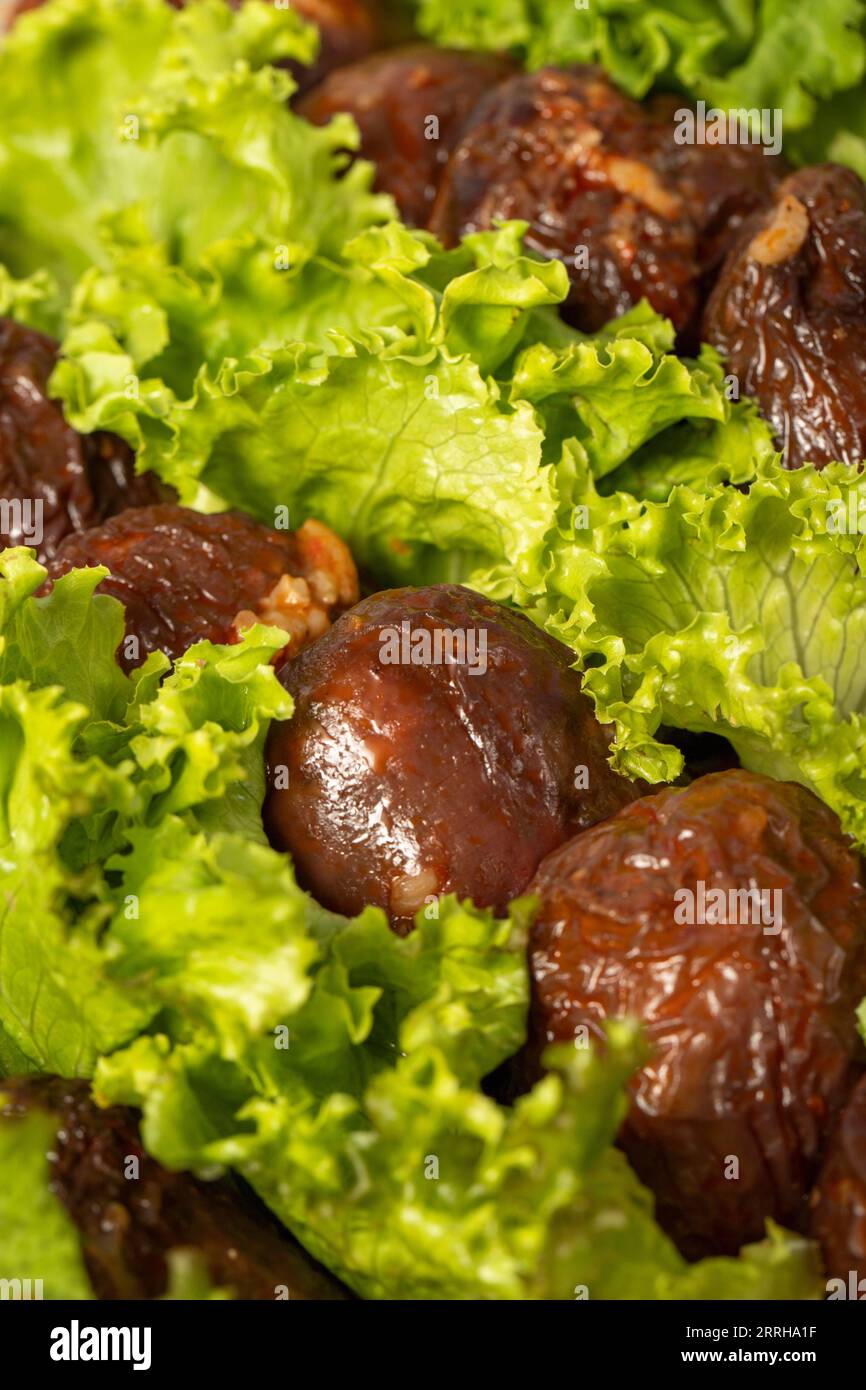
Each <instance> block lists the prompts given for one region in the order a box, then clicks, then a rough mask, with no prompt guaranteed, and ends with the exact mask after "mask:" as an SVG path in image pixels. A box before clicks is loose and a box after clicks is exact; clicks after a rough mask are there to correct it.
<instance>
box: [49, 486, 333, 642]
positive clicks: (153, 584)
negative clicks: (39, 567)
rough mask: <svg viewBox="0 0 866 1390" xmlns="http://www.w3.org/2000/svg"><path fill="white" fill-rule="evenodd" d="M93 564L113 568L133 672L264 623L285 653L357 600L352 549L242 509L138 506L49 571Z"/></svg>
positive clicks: (66, 547) (107, 583)
mask: <svg viewBox="0 0 866 1390" xmlns="http://www.w3.org/2000/svg"><path fill="white" fill-rule="evenodd" d="M95 565H105V566H106V567H107V568H108V569H110V570H111V576H110V578H107V579H104V580H103V581H102V583H101V585H100V586H99V587H100V590H101V591H102V592H103V593H107V594H111V595H112V596H113V597H114V598H117V599H119V600H120V602H121V603H122V604H123V605H124V607H125V608H126V632H127V636H128V637H129V636H133V637H135V638H137V650H136V648H135V646H133V647H132V649H131V651H130V652H127V650H126V646H125V644H123V645H121V648H120V650H119V652H118V660H119V661H120V663H121V665H122V666H124V668H125V669H126V670H131V669H132V668H133V667H135V666H138V665H139V664H140V663H141V662H142V661H144V659H145V657H146V656H147V655H148V654H149V653H150V652H152V651H163V652H165V653H166V654H167V655H168V656H170V657H172V658H174V657H178V656H181V655H182V654H183V652H185V651H186V649H187V647H189V646H191V645H192V643H193V642H200V641H210V642H232V641H235V640H236V639H237V637H238V635H239V632H240V631H241V630H242V629H243V628H244V627H248V626H250V625H251V624H252V623H254V622H255V621H257V620H258V621H261V622H267V623H269V624H271V625H274V626H277V627H282V628H283V629H284V630H285V632H286V634H287V643H286V649H285V655H288V654H289V652H290V651H296V650H298V649H299V648H300V647H301V646H302V645H303V644H304V642H306V641H308V640H311V639H312V638H314V637H318V636H319V635H320V634H321V633H322V632H324V631H325V629H326V628H327V626H328V625H329V623H330V621H331V618H332V616H333V615H334V614H335V613H340V612H342V611H343V609H344V608H347V607H349V605H350V604H352V603H353V602H354V601H355V600H356V599H357V597H358V587H357V584H358V581H357V574H356V572H355V566H354V563H353V561H352V557H351V555H350V554H349V551H348V550H347V548H346V546H345V545H344V544H343V542H342V541H341V540H340V539H339V538H338V537H337V536H336V535H335V534H334V533H333V531H331V530H330V529H329V528H328V527H327V526H323V525H322V523H321V522H317V521H307V522H305V524H304V525H303V526H302V527H301V528H300V529H299V530H298V531H292V532H288V531H274V530H271V529H270V528H269V527H267V526H262V525H261V524H260V523H259V522H257V521H253V520H252V519H251V518H250V517H247V516H243V515H241V514H240V513H239V512H220V513H218V514H217V515H213V516H204V515H202V514H201V513H199V512H194V511H190V510H189V508H187V507H178V506H174V505H169V504H165V505H162V506H157V507H141V508H138V509H135V510H131V511H127V512H124V513H123V514H122V515H121V516H118V517H115V518H114V519H113V520H112V521H109V522H107V523H106V524H105V525H104V526H99V527H96V528H94V529H93V530H91V531H86V532H84V533H83V534H82V535H80V536H70V537H69V538H68V539H67V540H66V541H64V543H63V544H62V545H61V546H60V547H59V549H58V552H57V555H56V556H55V558H54V559H53V560H52V561H51V563H50V565H49V574H50V576H51V579H52V580H54V579H57V578H59V576H60V575H62V574H66V573H67V572H68V571H69V570H71V569H75V568H81V567H84V566H95Z"/></svg>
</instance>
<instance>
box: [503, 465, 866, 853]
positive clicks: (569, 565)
mask: <svg viewBox="0 0 866 1390" xmlns="http://www.w3.org/2000/svg"><path fill="white" fill-rule="evenodd" d="M575 472H576V475H577V476H578V477H580V476H581V475H580V471H579V468H576V470H575ZM582 485H583V492H582V493H581V502H580V503H579V506H580V507H581V508H582V509H585V510H583V511H582V514H581V515H580V524H579V525H578V526H576V525H574V524H572V525H570V526H568V525H563V527H562V528H561V530H560V531H559V533H558V534H557V535H556V536H555V537H554V538H553V540H552V542H551V545H550V550H549V553H548V557H547V573H546V576H545V585H544V593H543V594H542V595H541V596H539V595H537V594H534V593H531V592H528V591H521V590H520V586H519V585H518V584H515V583H513V582H511V581H509V579H508V578H507V577H503V575H502V574H501V573H500V574H499V575H498V576H493V577H491V576H487V577H486V580H485V579H484V578H480V579H479V582H480V584H481V587H485V585H487V586H492V587H495V586H496V580H497V579H498V580H499V587H498V589H497V592H498V593H499V594H500V596H501V595H503V594H505V595H509V594H510V595H511V596H512V597H514V598H515V599H516V600H517V601H518V602H522V603H523V605H524V606H525V607H526V608H527V609H528V611H529V612H530V613H531V614H532V615H533V616H534V617H535V618H536V620H537V621H539V622H540V623H542V624H543V625H544V626H545V627H547V628H548V630H549V631H551V632H553V633H554V634H556V635H557V636H558V637H560V638H561V639H562V640H563V641H565V642H567V643H569V644H570V645H571V646H572V647H573V649H574V651H575V653H576V656H577V658H578V664H579V665H581V666H583V667H584V668H586V675H585V678H584V689H585V690H586V691H587V692H588V693H589V694H590V695H591V697H592V698H593V700H594V702H595V706H596V711H597V713H598V715H599V717H600V718H601V719H603V720H610V721H612V722H613V723H614V724H615V726H616V733H617V738H616V744H615V748H614V754H613V761H614V763H615V765H616V766H618V767H620V768H621V769H622V770H623V771H625V772H627V773H629V774H630V775H632V776H642V777H646V778H647V780H648V781H650V782H657V781H662V780H667V779H670V778H672V777H674V776H676V775H677V774H678V772H679V771H680V769H681V767H682V757H681V755H680V754H679V752H678V751H677V750H676V749H673V748H671V747H670V746H669V745H666V744H664V743H662V742H660V741H659V740H658V739H657V738H656V734H657V732H658V730H659V727H660V726H661V725H669V726H673V727H676V728H681V729H689V730H693V731H709V732H714V733H717V734H718V733H720V734H723V735H724V736H725V737H727V738H728V739H729V740H730V742H731V743H732V745H733V747H734V748H735V750H736V752H737V753H738V755H739V757H740V759H741V761H742V763H743V765H744V766H746V767H748V768H751V769H753V770H755V771H759V772H766V773H767V774H769V775H770V776H773V777H776V778H782V779H790V780H794V781H798V782H801V783H803V784H804V785H806V786H808V787H810V788H811V789H812V790H813V791H815V792H816V793H817V794H818V795H819V796H820V797H821V798H822V799H823V800H824V801H826V802H827V804H828V805H829V806H831V807H832V808H833V809H834V810H835V811H836V812H837V813H838V815H839V817H840V820H841V822H842V825H843V827H844V829H845V830H846V831H848V832H849V833H850V834H851V835H853V836H854V837H855V838H856V839H857V840H858V842H859V843H861V844H864V843H866V777H864V773H863V767H864V753H866V682H864V676H863V668H862V662H861V660H860V651H861V648H862V644H863V641H864V638H866V579H864V574H863V555H864V551H863V543H862V536H863V533H864V532H866V482H864V480H863V478H862V475H860V474H858V473H855V472H853V471H852V470H850V469H847V468H845V467H844V466H842V465H834V466H833V467H831V468H827V469H825V470H824V471H823V472H821V473H818V472H815V471H814V470H813V469H801V470H799V471H796V472H787V471H785V470H784V469H783V468H781V467H780V465H779V464H778V462H777V461H775V460H774V459H769V458H768V459H765V460H764V461H763V462H762V463H761V465H760V468H759V472H758V476H757V479H756V481H755V482H753V483H752V485H751V487H750V489H749V491H748V492H741V491H739V490H737V489H734V488H729V487H725V486H715V487H713V488H711V489H710V490H709V491H708V492H706V493H699V492H697V491H695V490H692V489H690V488H687V487H675V488H674V490H673V491H672V492H671V494H670V497H669V498H668V500H667V501H665V502H652V501H649V502H640V501H638V500H637V499H636V498H634V497H631V496H628V495H626V494H624V493H616V494H614V495H613V496H612V497H610V498H607V499H602V498H600V497H599V496H598V494H597V493H596V491H595V489H594V488H593V486H592V482H591V479H590V478H589V477H588V475H587V474H586V471H585V469H584V472H583V474H582ZM576 490H577V492H580V487H579V486H577V488H576ZM575 515H577V513H576V514H575Z"/></svg>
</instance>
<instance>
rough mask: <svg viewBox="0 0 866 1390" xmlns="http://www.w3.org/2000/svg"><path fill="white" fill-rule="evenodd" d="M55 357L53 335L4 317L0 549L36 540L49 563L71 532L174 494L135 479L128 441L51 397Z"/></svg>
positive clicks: (0, 332) (0, 328) (0, 333)
mask: <svg viewBox="0 0 866 1390" xmlns="http://www.w3.org/2000/svg"><path fill="white" fill-rule="evenodd" d="M56 361H57V344H56V343H54V342H53V341H52V340H51V339H50V338H46V337H45V336H44V334H42V333H37V332H35V331H34V330H33V329H30V328H24V327H23V326H22V325H21V324H18V323H15V322H13V320H12V319H2V318H0V500H2V501H3V503H4V508H3V514H2V515H0V546H2V545H30V544H33V545H35V548H36V551H37V555H38V557H39V559H40V560H42V561H45V560H46V559H47V558H48V557H50V556H52V555H53V554H54V553H55V551H56V550H57V547H58V546H59V544H60V542H61V541H62V540H63V538H64V537H65V536H68V535H70V534H74V533H76V532H80V531H83V530H85V529H86V528H87V527H89V526H95V525H97V524H98V523H99V522H100V521H102V520H103V519H104V518H105V517H107V516H112V515H114V514H115V513H116V512H119V511H122V510H123V509H124V508H125V507H132V506H137V505H139V506H140V505H145V504H146V503H147V502H152V501H155V500H157V499H159V498H160V497H163V496H167V495H168V489H166V488H164V487H163V486H162V485H161V484H160V483H159V481H158V480H157V479H156V478H155V477H152V476H143V477H137V476H136V473H135V460H134V456H133V454H132V451H131V450H130V449H129V448H128V446H127V445H126V444H124V442H123V440H121V439H118V438H117V437H116V436H115V435H111V434H104V433H98V434H92V435H82V434H78V433H77V431H76V430H74V429H73V428H72V427H71V425H68V424H67V423H66V421H65V419H64V418H63V412H62V410H61V408H60V406H59V405H58V404H57V402H56V401H53V400H52V399H51V398H50V396H49V394H48V379H49V377H50V376H51V373H52V371H53V370H54V366H55V363H56ZM37 503H38V504H39V509H37V507H36V504H37ZM40 511H41V521H40V522H39V526H38V532H37V531H36V530H35V529H34V524H35V523H36V521H37V517H38V516H39V512H40Z"/></svg>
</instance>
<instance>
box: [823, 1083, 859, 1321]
mask: <svg viewBox="0 0 866 1390" xmlns="http://www.w3.org/2000/svg"><path fill="white" fill-rule="evenodd" d="M811 1209H812V1226H811V1232H812V1235H813V1236H814V1237H815V1239H816V1240H818V1241H819V1242H820V1245H821V1250H822V1253H823V1256H824V1266H825V1269H826V1272H827V1275H828V1277H829V1278H830V1279H841V1280H842V1281H843V1284H844V1286H845V1292H844V1296H845V1297H848V1298H850V1297H852V1294H854V1295H855V1296H856V1297H857V1299H858V1300H862V1299H864V1298H866V1079H864V1080H862V1081H861V1082H860V1083H859V1085H858V1086H857V1089H856V1090H855V1091H854V1094H853V1095H852V1097H851V1099H850V1100H849V1102H848V1104H847V1105H846V1107H845V1109H844V1110H843V1111H842V1114H841V1116H840V1118H839V1122H838V1124H837V1126H836V1129H835V1132H834V1134H833V1137H832V1139H831V1141H830V1145H829V1148H828V1150H827V1158H826V1161H825V1163H824V1166H823V1168H822V1169H821V1175H820V1177H819V1179H818V1182H817V1183H816V1185H815V1188H814V1190H813V1192H812V1198H811ZM852 1275H853V1280H852ZM855 1291H856V1292H855ZM831 1292H833V1290H831ZM835 1293H836V1296H837V1297H838V1296H839V1295H840V1293H841V1290H839V1289H838V1287H837V1289H836V1290H835Z"/></svg>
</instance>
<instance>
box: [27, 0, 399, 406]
mask: <svg viewBox="0 0 866 1390" xmlns="http://www.w3.org/2000/svg"><path fill="white" fill-rule="evenodd" d="M315 44H316V35H315V31H314V30H313V29H311V28H310V27H309V26H306V25H304V24H302V23H301V21H300V20H299V19H298V17H297V15H296V14H295V12H294V11H293V10H291V9H289V8H288V7H275V6H273V5H270V4H265V3H262V0H248V3H245V4H244V5H242V6H238V7H236V8H230V7H228V6H227V5H224V4H222V3H221V0H191V3H190V4H189V5H186V6H185V7H184V8H183V9H182V10H175V9H173V8H172V7H171V6H168V5H166V4H165V3H164V0H125V3H118V0H93V3H92V4H91V3H90V0H53V2H52V4H50V5H48V6H45V7H43V8H40V9H39V10H38V11H37V12H34V13H33V14H30V15H26V16H24V17H23V18H22V19H21V20H20V21H19V22H18V23H16V25H15V27H14V29H13V31H12V33H11V34H10V35H9V36H8V37H7V38H6V39H5V40H4V43H3V46H2V48H0V262H5V263H6V265H7V266H8V267H9V269H10V270H11V272H12V273H13V274H14V275H16V276H27V275H28V274H29V273H30V272H34V273H36V274H38V275H43V276H44V275H45V274H46V273H47V272H51V274H52V275H53V276H55V277H56V279H57V281H58V282H59V283H60V284H61V286H62V287H63V291H64V294H63V297H62V300H60V299H58V303H57V305H56V306H55V312H54V314H53V316H52V320H53V321H52V322H51V323H50V324H47V325H46V326H53V327H54V328H55V329H57V328H58V327H59V325H60V324H61V323H62V318H63V315H62V313H61V312H60V311H61V309H62V310H64V311H65V310H67V309H69V307H70V306H69V302H68V301H69V293H70V291H71V289H72V286H73V284H74V282H75V280H76V279H77V278H78V277H79V276H81V275H83V277H84V278H83V282H82V286H81V287H80V288H79V291H78V303H79V310H78V312H81V309H82V306H86V305H88V304H90V303H92V302H93V301H96V302H98V303H100V304H101V305H102V306H103V308H105V309H108V308H109V301H111V300H112V297H113V286H114V284H115V280H114V277H115V276H116V275H120V276H127V277H128V281H129V293H128V295H127V297H126V299H125V301H124V305H123V309H122V312H123V313H124V314H125V315H126V316H127V318H128V320H129V324H128V327H129V329H130V332H131V334H132V335H133V337H134V338H135V340H136V343H137V345H138V347H139V348H140V347H141V344H142V342H144V341H146V343H147V345H148V349H149V353H150V355H151V356H155V355H158V353H159V351H160V348H161V347H165V346H166V344H167V329H166V318H167V316H168V315H169V314H173V315H174V316H175V318H176V319H177V321H178V324H177V325H176V336H175V338H174V341H173V343H172V350H171V352H170V353H169V359H170V360H167V361H166V362H165V363H163V365H164V366H165V368H166V370H168V369H169V366H172V367H173V368H174V369H175V370H177V371H178V372H184V371H185V372H186V373H187V376H186V384H187V385H190V384H191V381H192V377H193V376H194V373H195V370H196V368H197V367H198V365H199V363H200V362H201V361H202V360H205V359H206V358H207V359H208V360H211V359H213V358H215V359H217V360H219V359H220V357H221V356H222V355H224V354H225V353H226V352H229V351H239V350H243V347H242V346H240V347H239V344H242V342H245V343H246V345H248V346H253V345H256V344H258V343H259V342H261V341H262V339H263V338H267V330H266V329H264V328H263V325H267V324H274V327H273V329H272V333H273V338H272V340H273V341H281V340H282V337H283V330H284V328H285V327H286V324H287V323H288V322H289V321H292V320H293V321H294V325H295V332H296V333H301V334H302V335H306V333H307V332H308V331H310V330H311V329H313V328H315V329H316V331H317V332H321V323H322V322H324V321H327V320H328V319H329V318H331V319H332V320H333V323H334V325H335V326H339V325H340V324H341V323H343V322H345V323H346V324H347V325H352V326H357V324H358V320H357V319H356V317H355V315H354V312H353V310H352V308H351V305H352V303H353V301H352V297H351V295H348V296H347V295H346V288H347V286H346V279H347V276H346V274H345V272H344V270H343V268H341V267H339V266H338V265H336V264H335V256H336V253H337V251H338V250H339V248H340V247H341V246H342V244H343V242H344V241H345V240H346V239H347V238H348V237H350V236H351V235H352V234H353V233H354V232H356V231H360V230H362V229H363V228H365V227H367V226H369V225H370V224H371V223H375V222H378V221H382V220H384V219H385V218H387V217H389V216H393V213H394V205H393V203H392V202H391V200H390V199H389V198H387V197H383V196H379V195H374V194H373V193H372V192H371V191H370V189H371V183H372V178H373V170H372V168H371V167H370V166H369V165H367V164H365V163H363V162H362V161H359V162H356V163H354V164H353V165H352V166H351V167H349V163H350V153H349V152H351V151H353V150H356V149H357V146H358V133H357V130H356V129H355V127H354V125H353V123H352V122H351V120H349V118H348V117H338V118H337V119H336V120H334V121H333V122H331V124H330V125H329V126H328V127H327V128H326V129H318V128H314V127H311V126H309V125H308V124H307V122H305V121H303V120H301V119H300V118H299V117H297V116H295V115H294V114H293V113H292V112H291V111H290V110H289V109H288V106H287V99H288V97H289V95H290V94H291V92H292V90H293V88H294V84H293V82H292V79H291V78H290V77H289V75H288V73H287V72H285V71H284V70H279V69H276V68H274V67H271V66H269V63H271V62H273V61H277V60H279V59H282V58H287V57H291V58H294V59H299V60H301V61H307V60H309V58H310V57H311V56H312V54H313V51H314V48H315ZM57 73H62V74H63V80H62V82H61V81H58V80H57ZM202 188H206V189H207V197H201V196H200V190H201V189H202ZM4 297H5V298H10V295H9V294H8V292H5V293H4V288H3V282H2V281H0V302H2V299H3V298H4ZM347 299H348V301H349V307H348V308H341V306H342V305H343V304H344V301H346V300H347ZM17 300H18V302H19V303H22V302H24V301H23V300H22V293H21V292H20V291H19V293H18V295H17ZM13 307H14V305H13ZM361 322H363V320H361ZM181 339H182V340H181ZM199 339H201V340H203V346H204V347H205V348H206V350H201V345H200V344H199V341H198V340H199ZM193 340H195V343H194V341H193ZM190 364H191V365H190ZM190 373H191V375H190Z"/></svg>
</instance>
